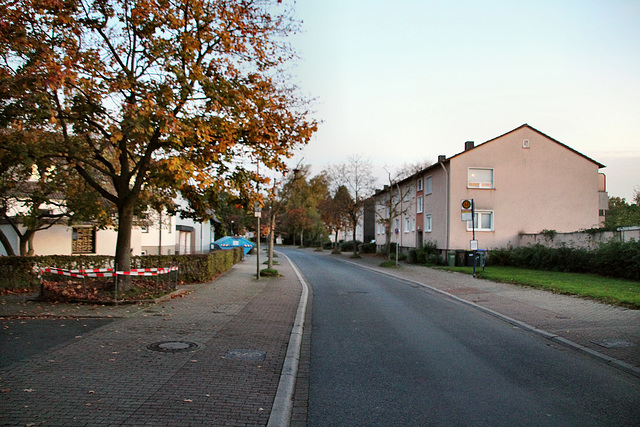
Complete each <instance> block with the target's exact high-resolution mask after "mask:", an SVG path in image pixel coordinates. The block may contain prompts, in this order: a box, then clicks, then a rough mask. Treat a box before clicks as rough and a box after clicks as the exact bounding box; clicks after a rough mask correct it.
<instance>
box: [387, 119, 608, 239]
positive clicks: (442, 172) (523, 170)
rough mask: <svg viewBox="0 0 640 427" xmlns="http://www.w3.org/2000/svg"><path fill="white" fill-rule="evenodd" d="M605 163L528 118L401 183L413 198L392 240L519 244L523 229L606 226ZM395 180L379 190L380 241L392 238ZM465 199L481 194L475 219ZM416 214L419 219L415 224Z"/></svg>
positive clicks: (408, 197) (476, 200)
mask: <svg viewBox="0 0 640 427" xmlns="http://www.w3.org/2000/svg"><path fill="white" fill-rule="evenodd" d="M603 167H604V165H602V164H600V163H598V162H597V161H595V160H593V159H590V158H589V157H587V156H585V155H583V154H581V153H579V152H577V151H575V150H574V149H572V148H570V147H568V146H566V145H564V144H562V143H561V142H559V141H557V140H555V139H553V138H551V137H549V136H548V135H545V134H544V133H542V132H540V131H538V130H537V129H534V128H533V127H531V126H529V125H526V124H525V125H522V126H520V127H518V128H516V129H514V130H512V131H510V132H507V133H505V134H503V135H501V136H498V137H496V138H494V139H491V140H489V141H486V142H484V143H482V144H479V145H477V146H476V145H475V144H474V143H473V142H471V141H468V142H466V143H465V147H464V151H462V152H460V153H458V154H456V155H454V156H452V157H450V158H446V157H445V156H439V158H438V162H437V163H436V164H434V165H431V166H429V167H428V168H426V169H424V170H422V171H420V172H418V173H416V174H415V175H413V176H411V177H409V178H406V179H405V180H403V181H401V182H399V183H397V184H396V187H397V188H396V189H395V193H396V196H397V195H398V194H401V195H402V197H403V199H402V200H403V201H405V202H406V206H405V205H403V206H402V207H401V208H400V209H397V213H398V215H397V218H395V219H394V221H393V226H392V227H391V232H392V237H391V241H392V242H397V243H398V244H399V245H400V246H401V247H403V248H405V249H409V248H415V247H418V246H419V245H420V244H423V243H425V242H432V243H434V244H435V245H436V246H437V247H438V248H439V249H442V250H469V249H470V244H471V243H470V242H471V240H473V237H474V235H475V240H476V241H477V242H478V247H479V248H480V249H493V248H500V247H506V246H510V245H511V246H518V244H519V242H520V235H522V234H528V233H538V232H540V231H542V230H555V231H557V232H561V233H562V232H572V231H577V230H581V229H591V228H597V227H599V226H600V225H601V224H602V222H603V221H604V211H605V210H606V209H607V206H608V197H607V193H606V186H605V184H606V182H605V176H604V174H602V173H600V172H599V170H600V169H601V168H603ZM389 192H390V189H389V187H385V189H384V190H382V191H378V192H376V195H374V199H375V200H376V212H377V215H376V216H377V219H378V225H377V228H376V241H377V242H378V245H379V246H381V245H382V244H383V242H384V241H385V232H386V230H384V227H381V222H380V219H383V218H385V215H386V218H388V217H389V213H390V212H389V210H390V209H389V205H390V204H391V210H393V207H394V206H395V203H394V200H393V197H392V198H391V202H390V198H389ZM462 200H473V204H474V211H475V212H474V213H475V215H474V219H475V221H462V217H461V202H462ZM414 222H415V226H414Z"/></svg>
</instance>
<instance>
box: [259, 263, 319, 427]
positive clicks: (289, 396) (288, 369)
mask: <svg viewBox="0 0 640 427" xmlns="http://www.w3.org/2000/svg"><path fill="white" fill-rule="evenodd" d="M278 254H279V255H282V256H284V257H285V258H286V259H287V261H288V262H289V265H291V267H292V268H293V271H294V272H295V273H296V276H298V280H299V281H300V284H301V285H302V295H301V296H300V302H299V303H298V311H297V313H296V319H295V321H294V323H293V328H292V329H291V338H290V339H289V345H288V347H287V355H286V356H285V359H284V364H283V366H282V373H281V374H280V381H279V383H278V390H277V392H276V397H275V399H274V400H273V405H272V407H271V414H270V415H269V421H268V423H267V427H287V426H289V425H290V424H291V414H292V412H293V392H294V389H295V386H296V377H297V375H298V364H299V362H300V349H301V346H302V334H303V331H304V319H305V314H306V311H307V300H308V298H309V286H308V285H307V282H306V281H305V280H304V278H303V277H302V274H301V273H300V271H299V270H298V268H297V267H296V266H295V264H294V263H293V262H291V260H290V259H289V257H288V256H286V255H285V254H283V253H281V252H278Z"/></svg>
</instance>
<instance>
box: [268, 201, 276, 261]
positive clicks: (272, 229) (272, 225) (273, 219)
mask: <svg viewBox="0 0 640 427" xmlns="http://www.w3.org/2000/svg"><path fill="white" fill-rule="evenodd" d="M275 230H276V216H275V215H274V214H271V218H270V222H269V264H268V265H267V267H268V268H269V269H273V241H274V234H275Z"/></svg>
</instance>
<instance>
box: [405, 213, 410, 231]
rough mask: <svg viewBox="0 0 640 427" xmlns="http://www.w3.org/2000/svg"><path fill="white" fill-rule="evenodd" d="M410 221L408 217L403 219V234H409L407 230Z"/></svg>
mask: <svg viewBox="0 0 640 427" xmlns="http://www.w3.org/2000/svg"><path fill="white" fill-rule="evenodd" d="M410 221H411V220H410V219H409V218H408V217H406V218H405V219H404V232H405V233H408V232H409V229H410V228H411V223H410Z"/></svg>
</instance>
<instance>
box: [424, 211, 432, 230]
mask: <svg viewBox="0 0 640 427" xmlns="http://www.w3.org/2000/svg"><path fill="white" fill-rule="evenodd" d="M432 221H433V216H432V215H431V214H425V216H424V231H431V223H432Z"/></svg>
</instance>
